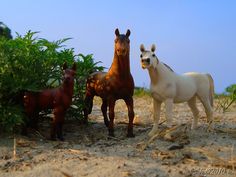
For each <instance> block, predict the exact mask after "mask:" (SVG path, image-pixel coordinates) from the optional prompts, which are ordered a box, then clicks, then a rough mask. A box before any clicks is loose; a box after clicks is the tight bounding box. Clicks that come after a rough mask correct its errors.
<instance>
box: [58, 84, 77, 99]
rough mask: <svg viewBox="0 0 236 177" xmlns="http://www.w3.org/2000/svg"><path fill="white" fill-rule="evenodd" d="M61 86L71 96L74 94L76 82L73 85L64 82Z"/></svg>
mask: <svg viewBox="0 0 236 177" xmlns="http://www.w3.org/2000/svg"><path fill="white" fill-rule="evenodd" d="M61 88H62V90H63V91H64V92H65V93H66V95H68V96H69V97H72V96H73V91H74V83H73V84H71V85H67V84H65V83H63V84H62V86H61Z"/></svg>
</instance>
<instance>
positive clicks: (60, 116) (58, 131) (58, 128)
mask: <svg viewBox="0 0 236 177" xmlns="http://www.w3.org/2000/svg"><path fill="white" fill-rule="evenodd" d="M53 115H54V117H53V120H52V127H51V140H56V135H57V137H58V139H59V140H61V141H64V138H63V133H62V128H63V127H62V126H63V123H64V118H65V109H64V108H63V107H55V108H54V109H53Z"/></svg>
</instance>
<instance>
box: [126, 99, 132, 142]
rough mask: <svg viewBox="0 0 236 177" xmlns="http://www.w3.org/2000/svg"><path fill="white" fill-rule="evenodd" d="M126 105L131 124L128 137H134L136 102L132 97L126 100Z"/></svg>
mask: <svg viewBox="0 0 236 177" xmlns="http://www.w3.org/2000/svg"><path fill="white" fill-rule="evenodd" d="M125 103H126V105H127V108H128V116H129V124H128V133H127V137H134V133H133V120H134V101H133V98H132V97H129V98H128V99H125Z"/></svg>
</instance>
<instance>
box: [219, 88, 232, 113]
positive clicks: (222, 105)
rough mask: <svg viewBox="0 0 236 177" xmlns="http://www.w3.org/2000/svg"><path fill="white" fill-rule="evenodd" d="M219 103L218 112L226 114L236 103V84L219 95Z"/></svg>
mask: <svg viewBox="0 0 236 177" xmlns="http://www.w3.org/2000/svg"><path fill="white" fill-rule="evenodd" d="M216 98H218V103H217V105H216V110H219V111H222V112H223V113H224V112H226V111H227V110H228V109H229V107H230V106H231V105H232V104H233V103H234V102H235V101H236V84H232V85H230V86H229V87H227V88H226V89H225V92H224V93H223V94H220V95H217V96H216Z"/></svg>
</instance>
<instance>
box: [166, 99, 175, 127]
mask: <svg viewBox="0 0 236 177" xmlns="http://www.w3.org/2000/svg"><path fill="white" fill-rule="evenodd" d="M165 107H166V122H167V126H168V127H171V126H172V109H173V99H166V100H165Z"/></svg>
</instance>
